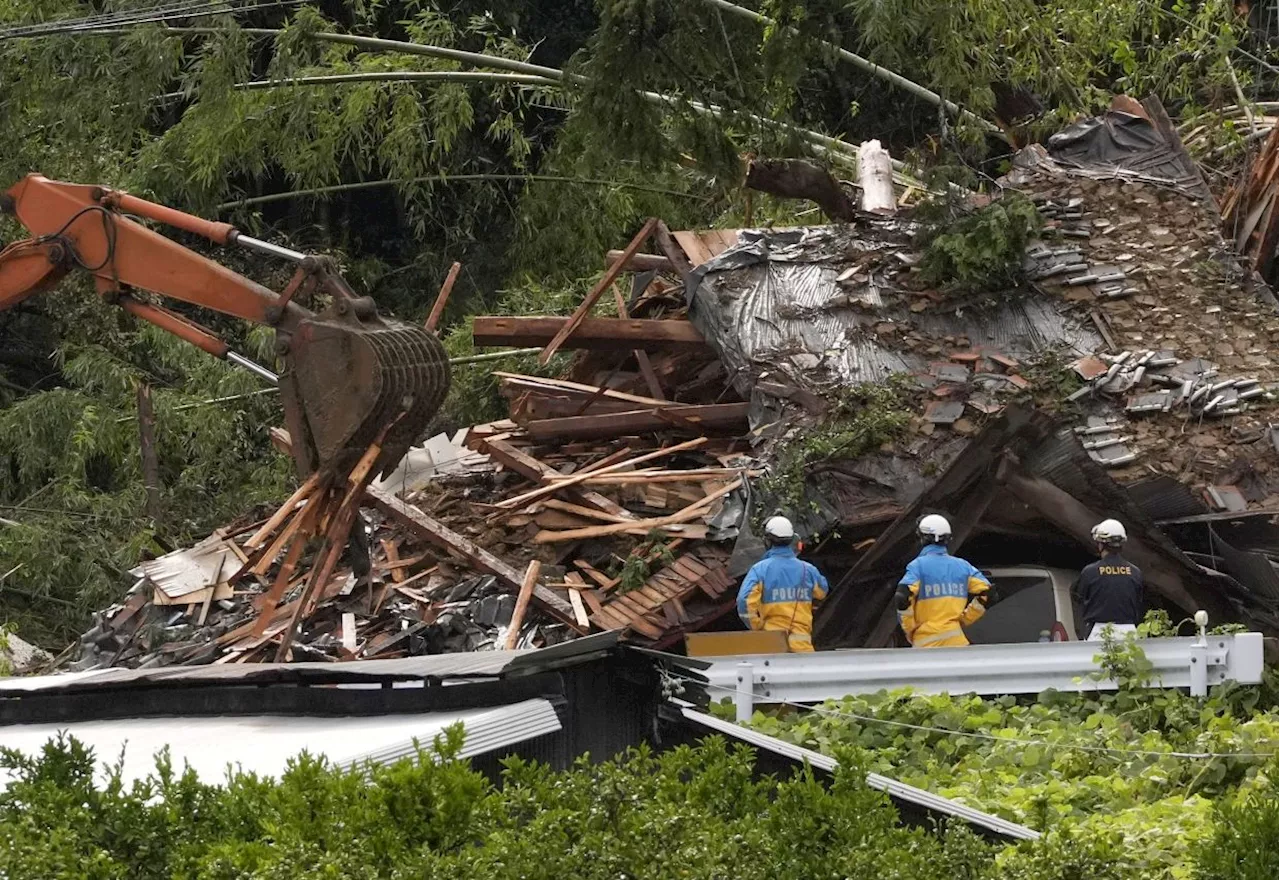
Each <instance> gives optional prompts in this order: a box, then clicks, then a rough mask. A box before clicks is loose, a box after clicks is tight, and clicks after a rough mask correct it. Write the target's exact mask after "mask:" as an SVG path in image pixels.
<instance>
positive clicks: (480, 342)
mask: <svg viewBox="0 0 1280 880" xmlns="http://www.w3.org/2000/svg"><path fill="white" fill-rule="evenodd" d="M473 322H474V323H473V325H472V331H471V342H472V344H473V345H474V346H475V347H477V348H481V347H484V346H512V347H514V348H529V347H532V346H535V345H545V344H546V343H547V342H548V341H550V340H551V339H554V338H555V336H556V335H557V334H558V333H559V332H560V331H561V330H563V329H564V327H565V325H566V324H568V323H569V319H568V318H561V317H558V316H555V315H522V316H506V315H479V316H477V317H475V318H474V319H473ZM561 347H562V348H566V349H585V350H589V351H618V350H619V349H621V348H631V349H640V350H645V349H647V348H661V349H663V350H664V351H666V350H673V351H675V350H679V351H698V352H707V353H710V351H711V349H710V347H709V346H708V345H707V342H706V340H705V339H704V338H703V335H702V332H701V331H700V330H698V328H697V327H695V326H694V325H693V324H692V323H690V322H689V321H686V320H683V319H676V318H659V319H646V318H628V317H618V318H584V319H583V320H582V322H581V323H580V324H579V325H578V328H577V330H575V331H574V334H573V336H572V337H571V338H569V339H568V340H566V341H565V342H564V344H563V345H562V346H561Z"/></svg>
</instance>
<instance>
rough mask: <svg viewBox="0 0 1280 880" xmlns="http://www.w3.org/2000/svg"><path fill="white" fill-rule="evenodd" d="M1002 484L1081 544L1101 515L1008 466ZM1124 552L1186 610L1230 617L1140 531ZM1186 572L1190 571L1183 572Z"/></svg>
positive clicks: (1152, 584)
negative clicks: (1187, 581) (1189, 581)
mask: <svg viewBox="0 0 1280 880" xmlns="http://www.w3.org/2000/svg"><path fill="white" fill-rule="evenodd" d="M1010 470H1011V472H1010V473H1008V474H1007V476H1005V478H1004V485H1005V486H1006V487H1008V489H1009V491H1010V492H1012V493H1013V495H1014V497H1016V498H1017V499H1018V500H1019V501H1021V502H1023V503H1024V504H1026V505H1027V506H1029V507H1031V508H1032V509H1034V510H1036V511H1038V512H1039V514H1040V515H1041V516H1043V517H1044V518H1045V519H1046V520H1048V521H1049V522H1051V523H1053V525H1055V526H1057V527H1058V528H1059V529H1061V530H1062V531H1064V532H1066V533H1067V534H1068V535H1070V536H1071V537H1073V538H1075V539H1076V540H1077V541H1078V542H1079V543H1080V544H1081V545H1082V546H1085V547H1089V546H1091V545H1092V544H1093V543H1094V542H1093V536H1092V530H1093V525H1094V524H1095V523H1096V522H1098V520H1099V519H1100V517H1101V514H1099V512H1098V511H1094V510H1090V509H1089V508H1088V507H1086V506H1085V505H1084V504H1083V503H1082V502H1080V501H1079V500H1078V499H1076V498H1075V497H1074V496H1072V495H1070V494H1068V493H1067V492H1064V491H1063V490H1062V489H1059V488H1058V487H1057V486H1055V485H1054V484H1053V483H1051V482H1049V481H1048V480H1046V479H1044V478H1043V477H1031V476H1027V475H1026V474H1023V473H1020V472H1018V471H1016V470H1012V469H1010ZM1124 555H1125V558H1126V559H1129V560H1130V561H1132V562H1133V563H1135V564H1136V565H1137V566H1138V567H1139V568H1141V569H1142V575H1143V580H1144V581H1145V582H1146V583H1147V585H1148V588H1150V589H1154V590H1155V591H1156V592H1157V593H1160V594H1161V595H1162V596H1164V597H1165V598H1166V599H1169V600H1170V601H1172V602H1175V603H1176V604H1177V605H1178V606H1179V607H1180V608H1182V609H1183V610H1184V611H1186V612H1187V613H1191V612H1193V611H1197V610H1199V609H1201V608H1203V609H1204V610H1206V611H1208V612H1209V619H1210V620H1230V619H1232V616H1233V614H1234V612H1233V611H1232V609H1231V608H1230V605H1229V603H1228V602H1227V601H1226V599H1225V598H1223V597H1222V596H1220V595H1217V594H1214V593H1211V592H1210V591H1208V590H1205V589H1203V588H1201V589H1197V590H1196V591H1195V592H1194V593H1193V592H1192V591H1191V590H1190V589H1188V584H1187V583H1186V581H1185V580H1184V579H1183V573H1182V572H1180V571H1178V569H1177V568H1176V567H1175V566H1173V565H1171V564H1169V563H1168V562H1167V561H1166V558H1165V557H1164V556H1162V555H1161V554H1160V553H1158V552H1157V551H1156V549H1155V548H1153V547H1152V546H1151V545H1150V544H1148V543H1147V542H1146V541H1145V540H1144V538H1143V536H1142V535H1140V534H1132V535H1130V536H1129V540H1128V542H1126V543H1125V547H1124ZM1187 574H1188V575H1189V574H1190V572H1187Z"/></svg>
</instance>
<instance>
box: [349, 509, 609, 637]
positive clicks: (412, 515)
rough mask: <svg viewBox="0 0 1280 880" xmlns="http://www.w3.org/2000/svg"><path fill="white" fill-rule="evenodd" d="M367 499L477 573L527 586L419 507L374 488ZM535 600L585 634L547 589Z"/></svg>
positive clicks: (512, 586)
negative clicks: (455, 556)
mask: <svg viewBox="0 0 1280 880" xmlns="http://www.w3.org/2000/svg"><path fill="white" fill-rule="evenodd" d="M365 495H366V496H367V497H368V498H369V499H370V500H372V501H373V503H374V504H375V505H376V506H377V508H378V509H379V510H381V511H382V512H383V513H385V514H386V515H387V516H389V517H391V518H392V519H394V520H395V521H396V522H398V523H400V524H401V525H403V526H404V527H405V528H407V529H409V530H410V531H412V532H413V533H414V534H416V535H418V536H420V537H422V538H424V539H426V540H427V541H430V542H431V543H432V544H435V545H436V546H437V547H441V548H443V549H445V550H449V551H452V552H454V553H457V554H459V555H460V556H463V557H464V558H465V559H466V560H467V561H468V562H469V563H471V565H472V566H474V567H475V569H476V570H477V571H481V572H484V573H485V574H491V575H493V576H494V577H496V578H498V580H500V581H502V582H503V583H504V584H505V585H506V587H507V589H509V590H516V589H519V588H520V586H521V584H522V583H523V582H524V578H523V576H522V575H521V573H520V572H519V571H518V570H517V569H515V568H514V567H512V566H510V565H508V564H507V563H505V562H503V561H502V560H501V559H499V558H498V557H496V556H494V555H493V554H492V553H490V552H489V551H487V550H485V549H484V548H483V547H480V546H479V545H477V544H475V543H474V542H472V541H469V540H468V539H466V538H464V537H463V536H462V535H459V534H458V533H457V532H455V531H453V530H452V529H450V528H449V527H447V526H445V525H444V524H443V523H440V522H438V521H436V520H434V519H432V518H431V517H429V516H427V515H426V514H425V513H423V512H422V510H421V509H419V508H418V507H416V506H414V505H412V504H408V503H406V502H404V501H401V500H400V499H399V498H397V497H395V496H394V495H392V494H390V493H388V492H383V491H381V490H380V489H376V488H374V487H372V486H369V487H367V488H366V489H365ZM533 599H534V601H535V602H537V603H538V605H539V606H540V607H541V608H542V609H543V610H544V611H546V612H547V613H548V614H550V615H551V616H552V617H554V618H556V619H557V620H559V621H560V622H562V623H565V624H568V625H569V626H570V627H571V628H572V629H574V630H575V631H578V632H585V631H584V630H582V629H581V628H580V627H579V626H578V620H577V617H576V616H575V615H574V613H573V606H572V605H570V604H569V603H568V602H567V601H565V600H564V599H562V598H560V596H558V595H557V594H556V593H555V592H554V591H552V590H549V589H547V588H546V587H544V586H541V585H536V586H534V588H533Z"/></svg>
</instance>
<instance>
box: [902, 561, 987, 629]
mask: <svg viewBox="0 0 1280 880" xmlns="http://www.w3.org/2000/svg"><path fill="white" fill-rule="evenodd" d="M898 586H899V587H906V588H907V590H908V591H909V593H910V597H911V604H910V605H909V606H908V607H907V610H906V611H899V612H898V619H899V621H900V622H901V623H902V631H903V632H904V633H906V634H907V639H908V640H909V641H910V642H911V644H912V646H913V647H916V648H945V647H955V646H959V645H967V644H969V640H968V639H967V638H965V635H964V630H962V629H961V628H960V627H962V626H968V625H969V624H971V623H974V622H976V621H977V620H978V619H979V618H980V617H982V615H983V614H984V613H985V612H986V608H984V607H983V605H982V603H981V602H979V601H977V598H976V597H978V596H980V595H981V594H983V593H985V592H986V591H987V590H989V589H991V582H990V581H988V580H987V579H986V577H985V576H984V575H983V574H982V572H980V571H978V570H977V569H976V568H974V567H973V566H972V565H970V564H969V563H968V562H966V561H965V560H963V559H960V558H959V557H956V556H952V555H951V554H949V553H947V548H946V547H944V546H943V545H941V544H926V545H925V546H924V547H923V548H921V550H920V555H919V556H917V557H916V558H915V559H913V560H911V561H910V562H909V563H907V572H906V574H904V575H903V576H902V580H900V581H898Z"/></svg>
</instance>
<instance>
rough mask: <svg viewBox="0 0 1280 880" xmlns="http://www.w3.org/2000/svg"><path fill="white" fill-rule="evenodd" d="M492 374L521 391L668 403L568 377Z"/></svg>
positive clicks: (657, 403)
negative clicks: (572, 380) (548, 377)
mask: <svg viewBox="0 0 1280 880" xmlns="http://www.w3.org/2000/svg"><path fill="white" fill-rule="evenodd" d="M493 375H495V376H497V377H498V378H499V379H500V380H502V384H503V385H509V386H511V387H513V388H518V389H520V390H522V391H532V392H534V393H536V394H551V395H555V394H566V395H572V396H576V397H579V398H591V397H596V396H598V397H604V398H608V399H609V400H617V401H622V402H625V403H634V404H637V405H638V406H641V407H651V406H667V405H668V403H667V401H665V400H658V399H656V398H653V397H643V396H641V395H639V394H628V393H626V392H625V391H615V390H613V389H612V388H603V387H601V386H599V385H585V384H583V383H582V382H570V381H569V380H568V379H545V378H542V377H539V376H524V375H521V374H520V373H504V372H502V371H501V370H494V371H493Z"/></svg>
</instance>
